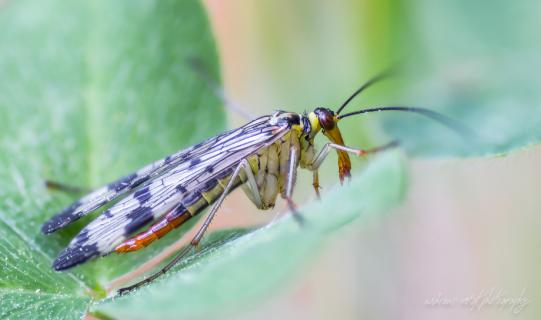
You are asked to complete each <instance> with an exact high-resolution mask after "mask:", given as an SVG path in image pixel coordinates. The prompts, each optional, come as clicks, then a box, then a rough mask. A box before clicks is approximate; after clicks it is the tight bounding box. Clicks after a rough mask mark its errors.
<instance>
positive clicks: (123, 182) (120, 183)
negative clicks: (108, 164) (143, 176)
mask: <svg viewBox="0 0 541 320" xmlns="http://www.w3.org/2000/svg"><path fill="white" fill-rule="evenodd" d="M135 178H137V173H132V174H130V175H128V176H125V177H122V178H120V179H118V180H117V181H115V182H113V183H110V184H109V185H108V186H107V188H108V189H109V190H115V191H116V192H119V191H121V190H122V189H124V188H126V187H127V186H129V185H130V183H131V182H132V181H133V180H134V179H135Z"/></svg>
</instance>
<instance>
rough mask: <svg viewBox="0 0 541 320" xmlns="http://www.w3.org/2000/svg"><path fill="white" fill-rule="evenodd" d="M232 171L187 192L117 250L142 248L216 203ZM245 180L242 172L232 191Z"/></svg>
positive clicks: (125, 250)
mask: <svg viewBox="0 0 541 320" xmlns="http://www.w3.org/2000/svg"><path fill="white" fill-rule="evenodd" d="M232 173H233V170H232V169H227V170H225V171H224V172H223V173H221V174H220V175H219V176H218V177H215V178H212V179H210V180H209V181H207V183H206V184H205V185H204V186H203V187H201V188H200V189H199V190H196V191H193V192H192V193H186V196H185V197H184V198H183V199H182V201H181V202H180V203H179V204H178V205H177V206H176V207H175V208H174V209H173V210H171V211H170V212H169V213H167V214H166V215H165V216H164V217H163V218H161V219H160V220H159V221H158V222H156V223H154V224H153V225H152V226H150V227H149V228H148V229H147V230H145V231H143V232H141V233H139V234H138V235H136V236H134V237H132V238H130V239H128V240H125V241H124V242H122V243H121V244H119V245H118V246H117V247H116V248H115V252H118V253H124V252H130V251H136V250H139V249H142V248H144V247H146V246H148V245H150V244H151V243H152V242H154V241H155V240H158V239H160V238H162V237H163V236H165V235H166V234H167V233H168V232H170V231H171V230H173V229H174V228H176V227H178V226H180V225H182V224H183V223H184V222H186V221H188V220H189V219H190V218H191V217H193V216H195V215H196V214H198V213H200V212H201V211H203V210H204V209H205V208H206V207H208V206H209V205H211V204H212V203H214V201H216V200H217V199H218V198H219V197H220V195H221V194H222V193H223V192H224V188H225V187H226V185H227V183H228V182H229V179H230V177H231V174H232ZM245 180H246V176H245V175H244V174H240V175H239V178H237V179H236V181H235V182H234V183H233V187H232V188H231V190H230V191H232V190H233V189H235V188H236V187H238V186H239V185H241V184H242V183H243V182H244V181H245Z"/></svg>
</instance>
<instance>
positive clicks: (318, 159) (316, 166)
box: [308, 140, 398, 185]
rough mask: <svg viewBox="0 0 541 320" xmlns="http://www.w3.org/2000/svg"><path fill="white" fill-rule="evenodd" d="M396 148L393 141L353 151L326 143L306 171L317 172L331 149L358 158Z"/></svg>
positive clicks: (395, 141)
mask: <svg viewBox="0 0 541 320" xmlns="http://www.w3.org/2000/svg"><path fill="white" fill-rule="evenodd" d="M397 146H398V141H397V140H393V141H391V142H389V143H387V144H384V145H382V146H379V147H375V148H372V149H355V148H351V147H346V146H342V145H339V144H335V143H327V144H325V146H323V148H322V149H321V151H320V152H319V153H318V154H317V156H316V157H315V159H314V161H313V162H312V164H310V165H308V170H311V171H317V170H318V169H319V167H320V166H321V164H322V163H323V161H324V160H325V158H326V157H327V155H329V152H330V151H331V149H337V150H342V151H346V152H349V153H353V154H355V155H358V156H359V157H362V156H366V155H369V154H373V153H378V152H381V151H384V150H387V149H390V148H394V147H397ZM318 185H319V184H318Z"/></svg>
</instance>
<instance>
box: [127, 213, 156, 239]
mask: <svg viewBox="0 0 541 320" xmlns="http://www.w3.org/2000/svg"><path fill="white" fill-rule="evenodd" d="M127 216H128V217H129V218H130V219H131V221H130V222H129V223H128V224H127V225H126V227H125V228H124V230H125V232H126V234H127V235H128V234H131V233H132V232H134V231H137V230H138V229H139V228H141V227H142V226H144V225H145V224H147V223H149V222H150V221H152V219H153V218H154V216H153V215H152V209H151V208H149V207H139V208H137V209H135V210H133V211H132V212H130V213H128V215H127Z"/></svg>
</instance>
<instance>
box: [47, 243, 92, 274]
mask: <svg viewBox="0 0 541 320" xmlns="http://www.w3.org/2000/svg"><path fill="white" fill-rule="evenodd" d="M98 255H100V252H99V251H98V246H97V244H95V243H93V244H89V245H84V246H76V247H73V248H71V247H68V248H66V249H64V250H62V252H60V254H59V255H58V257H57V258H56V259H55V261H54V262H53V269H55V270H56V271H60V270H65V269H68V268H71V267H73V266H75V265H78V264H81V263H83V262H85V261H87V260H88V259H90V258H92V257H95V256H98Z"/></svg>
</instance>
